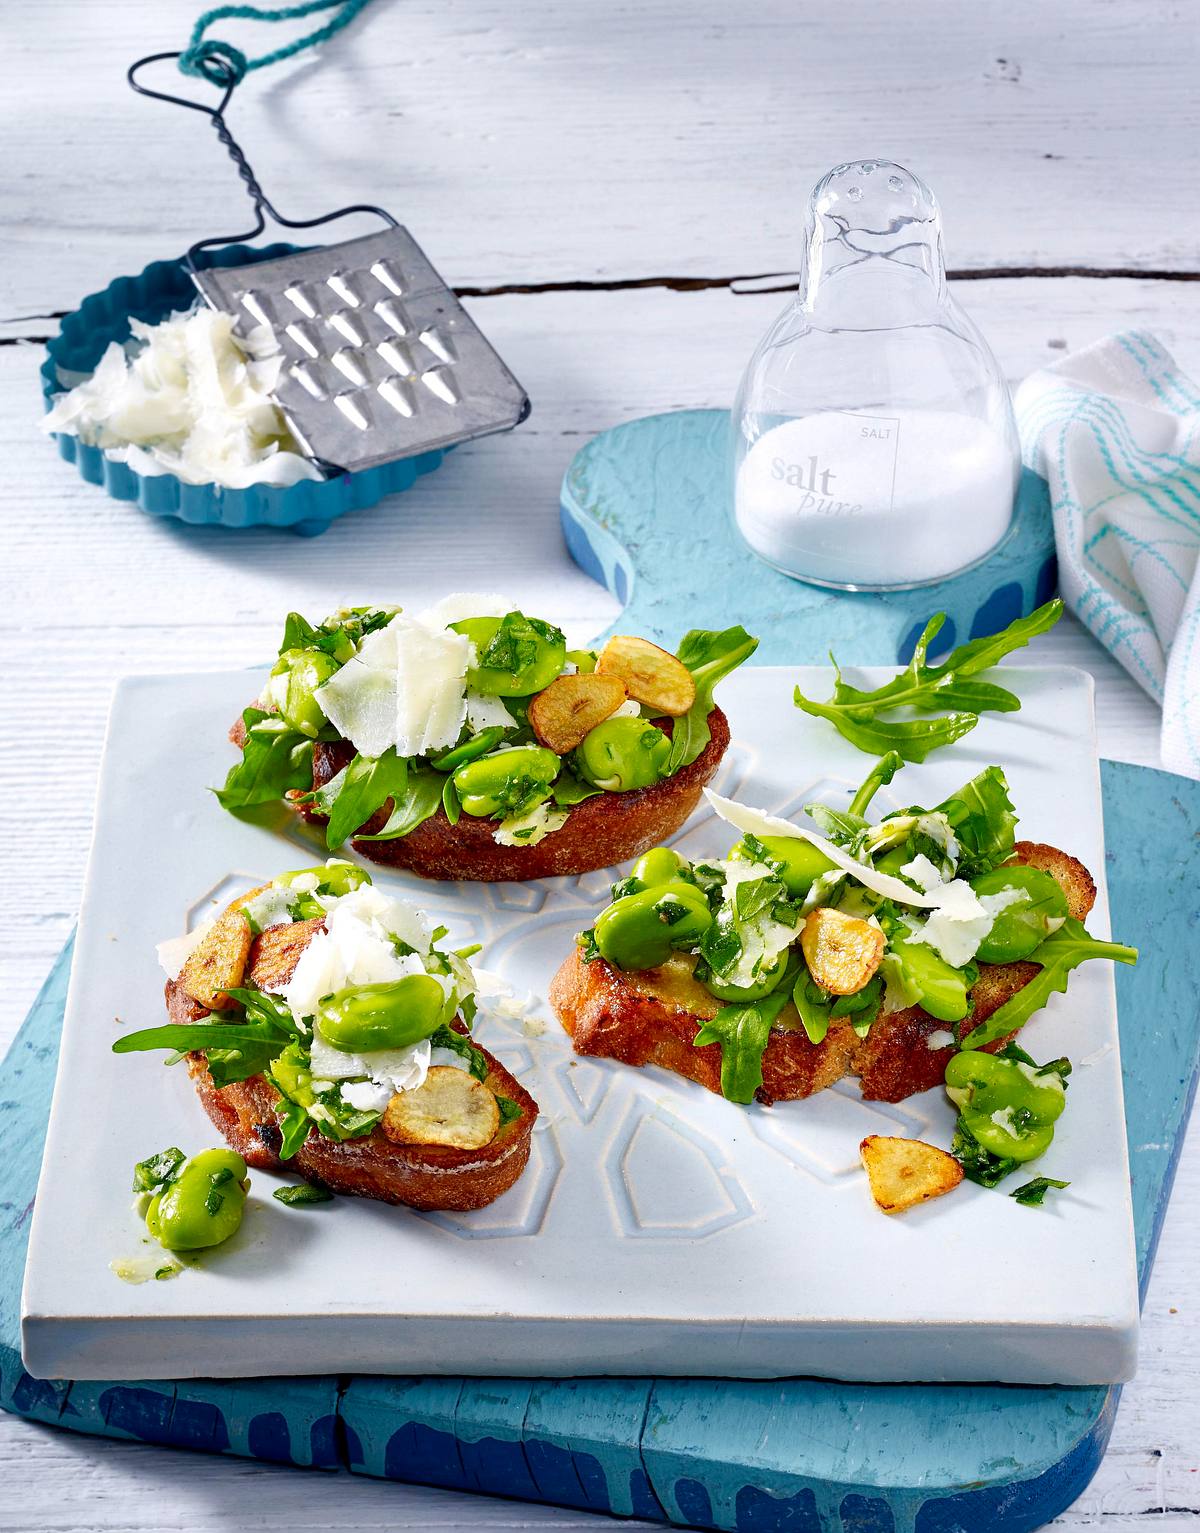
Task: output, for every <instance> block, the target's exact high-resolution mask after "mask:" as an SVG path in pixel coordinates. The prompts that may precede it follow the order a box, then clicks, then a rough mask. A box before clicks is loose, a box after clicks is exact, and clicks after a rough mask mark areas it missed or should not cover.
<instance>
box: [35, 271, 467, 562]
mask: <svg viewBox="0 0 1200 1533" xmlns="http://www.w3.org/2000/svg"><path fill="white" fill-rule="evenodd" d="M298 248H300V247H297V246H295V245H290V244H283V243H280V244H274V245H266V246H263V247H262V248H261V249H255V248H254V247H252V246H249V245H228V246H225V247H224V248H223V249H220V250H214V251H207V252H200V254H199V255H198V257H197V264H198V265H200V266H203V267H208V266H246V265H249V264H250V263H252V262H255V261H269V260H273V259H274V258H275V257H277V256H282V255H288V254H290V253H292V252H293V251H295V250H297V249H298ZM196 298H197V293H196V288H195V285H194V284H193V282H192V279H191V277H190V275H189V273H188V268H187V263H186V262H185V261H184V259H183V258H182V257H180V258H179V259H177V260H170V261H153V262H151V264H150V265H149V266H147V267H146V269H145V270H144V271H143V272H141V273H140V274H139V275H138V276H136V277H117V278H115V279H114V280H113V281H112V282H110V283H109V284H108V286H107V287H106V288H104V289H103V291H102V292H99V293H92V294H91V295H90V296H89V297H87V298H85V299H84V300H83V302H82V303H81V304H80V305H79V307H78V308H77V309H75V310H73V311H72V312H71V313H70V314H67V315H66V316H64V318H63V320H62V323H61V325H60V326H59V330H58V334H57V335H55V336H54V337H52V339H51V340H50V341H49V342H48V343H47V346H46V352H47V356H46V360H45V362H44V363H43V364H42V394H43V398H44V400H45V404H46V408H47V409H49V408H50V405H51V404H52V402H53V400H54V398H55V396H56V395H57V394H61V393H62V392H64V390H65V389H66V388H67V387H68V385H67V384H65V383H64V382H63V381H62V379H63V376H64V375H66V376H78V375H88V374H91V373H92V372H93V371H94V370H95V368H96V365H97V364H98V362H99V361H100V358H101V357H102V356H103V355H104V352H105V351H106V349H107V348H108V346H109V343H110V342H112V341H117V342H120V343H121V344H124V342H125V341H127V340H128V339H129V336H130V333H131V332H130V320H131V319H140V320H144V321H145V322H146V323H147V324H152V325H153V324H158V323H159V322H160V321H162V320H164V319H166V318H167V316H168V315H169V314H172V313H175V312H177V311H179V310H182V309H189V308H191V307H192V305H193V304H194V303H195V302H196ZM55 439H56V440H57V442H58V450H59V453H60V455H61V456H62V457H63V458H65V459H66V461H67V462H68V463H74V465H75V467H76V468H77V469H78V471H79V476H80V478H81V479H83V480H85V481H86V482H87V483H88V484H95V485H101V486H103V488H104V489H105V490H106V491H107V492H108V494H109V495H111V496H112V498H113V499H114V500H130V501H136V502H137V504H138V505H139V506H140V507H141V508H142V510H143V511H148V512H149V513H150V515H151V516H173V517H176V518H178V520H180V521H183V522H189V523H191V524H192V525H198V526H220V527H264V526H265V527H289V528H291V529H292V530H293V531H294V532H299V533H302V534H304V535H305V536H310V537H311V536H315V535H316V534H317V533H321V532H324V531H325V529H326V528H327V527H328V526H329V524H330V522H332V521H334V520H336V518H337V517H339V516H342V515H344V514H345V512H347V511H361V510H365V509H366V507H368V506H373V505H375V504H376V503H377V502H378V501H380V500H382V499H383V497H384V496H385V495H395V494H397V493H398V492H400V491H401V490H407V489H408V488H409V487H410V486H411V485H412V484H413V483H414V482H415V481H416V480H417V479H418V478H420V476H421V475H422V474H428V473H430V472H431V471H432V470H433V469H435V468H437V467H438V465H439V464H440V463H441V461H442V459H443V458H444V457H445V455H446V452H447V451H448V450H449V449H445V448H438V449H435V450H433V451H431V452H424V453H420V454H418V455H416V456H414V457H411V458H401V459H398V460H397V461H394V462H391V463H383V464H380V465H379V466H377V467H374V468H368V469H364V470H362V471H361V472H359V473H355V474H339V475H337V476H336V477H334V478H332V479H324V480H316V479H304V480H301V481H300V482H299V483H297V484H291V485H285V486H281V485H271V484H254V485H250V486H248V487H247V488H246V489H236V490H235V489H228V488H226V487H225V486H223V485H218V484H189V483H187V482H186V481H184V480H182V479H180V478H179V477H178V476H177V475H175V474H170V473H163V474H139V473H138V472H137V471H136V470H135V469H133V468H131V467H130V466H129V465H128V464H127V463H119V462H115V461H114V460H113V459H111V458H109V457H108V456H107V455H106V453H105V451H104V449H103V448H102V447H93V446H89V445H87V444H86V443H84V442H81V441H80V440H79V438H78V437H74V436H70V435H68V434H67V433H65V432H55Z"/></svg>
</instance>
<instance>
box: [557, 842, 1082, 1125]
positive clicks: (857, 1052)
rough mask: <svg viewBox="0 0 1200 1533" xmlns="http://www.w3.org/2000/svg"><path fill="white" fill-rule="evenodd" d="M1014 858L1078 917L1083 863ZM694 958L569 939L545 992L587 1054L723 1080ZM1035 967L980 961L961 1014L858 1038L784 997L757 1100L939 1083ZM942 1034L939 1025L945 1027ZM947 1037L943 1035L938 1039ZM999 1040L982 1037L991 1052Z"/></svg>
mask: <svg viewBox="0 0 1200 1533" xmlns="http://www.w3.org/2000/svg"><path fill="white" fill-rule="evenodd" d="M1011 860H1012V861H1013V862H1020V863H1027V864H1029V865H1030V866H1031V867H1038V868H1041V869H1043V870H1044V871H1045V872H1047V873H1049V874H1050V875H1051V876H1052V877H1053V878H1055V879H1056V880H1057V881H1058V883H1059V884H1061V885H1062V887H1063V890H1064V891H1065V893H1066V896H1067V905H1068V908H1069V910H1070V914H1071V915H1072V916H1074V917H1075V919H1076V920H1078V921H1082V920H1084V919H1085V918H1086V917H1087V915H1088V912H1089V911H1090V910H1091V908H1092V905H1093V903H1094V902H1095V898H1096V886H1095V884H1094V882H1093V881H1092V877H1091V874H1090V873H1089V872H1088V870H1087V869H1086V868H1085V867H1084V866H1083V864H1082V863H1081V862H1078V861H1077V860H1076V859H1075V858H1074V857H1069V856H1068V855H1067V854H1066V853H1065V852H1060V851H1058V850H1057V849H1056V848H1055V847H1051V846H1044V845H1042V844H1040V843H1037V842H1032V841H1019V842H1017V845H1016V847H1015V849H1014V855H1013V857H1012V859H1011ZM693 967H694V960H692V959H691V958H689V957H687V956H686V955H684V954H676V955H675V956H674V957H672V958H670V959H669V960H668V961H667V962H666V963H665V964H663V965H662V966H661V967H660V968H658V969H645V970H641V971H639V972H632V973H627V972H623V971H622V970H620V969H616V968H613V967H612V965H611V964H609V963H606V962H605V960H604V959H602V958H597V959H593V960H592V962H590V963H587V962H585V961H584V959H583V958H582V957H581V956H580V953H579V950H578V948H575V949H573V950H572V951H571V952H570V953H569V954H568V955H567V957H566V958H565V959H564V960H563V963H562V965H561V967H560V968H559V970H558V973H557V974H556V975H555V976H554V979H553V981H552V983H551V986H550V1001H551V1004H552V1005H553V1007H554V1009H555V1011H556V1012H557V1014H558V1018H559V1021H560V1022H561V1023H562V1025H563V1027H564V1028H566V1030H567V1032H568V1033H570V1034H571V1037H572V1039H573V1040H574V1044H575V1049H576V1051H577V1052H578V1053H580V1054H596V1055H601V1056H604V1057H606V1058H609V1059H619V1060H621V1061H622V1062H623V1063H625V1064H631V1065H661V1066H662V1067H663V1068H664V1069H667V1070H673V1071H675V1073H676V1074H677V1075H685V1076H687V1078H688V1079H689V1080H693V1081H698V1082H699V1083H700V1085H702V1086H706V1087H707V1088H708V1089H709V1090H710V1091H715V1092H717V1093H719V1092H720V1090H721V1048H720V1045H719V1044H716V1043H712V1044H708V1045H706V1046H705V1047H703V1048H695V1047H694V1046H693V1044H692V1039H693V1038H694V1037H695V1036H696V1032H697V1030H698V1028H699V1027H700V1024H701V1023H702V1022H703V1021H705V1020H706V1018H708V1017H711V1016H713V1015H715V1013H716V1012H717V1011H718V1009H719V1008H720V1005H721V1003H720V1002H719V1001H717V1000H716V999H715V998H714V997H713V996H712V994H711V993H710V992H709V991H708V990H706V989H705V988H704V986H703V985H701V984H700V983H699V982H698V981H697V980H696V979H694V978H693V976H692V968H693ZM1037 972H1038V965H1037V964H1035V963H1028V962H1022V963H1005V964H980V966H979V980H978V983H977V984H976V985H975V988H974V990H972V992H971V1000H972V1010H971V1012H970V1014H969V1015H968V1016H967V1017H966V1018H964V1020H963V1021H962V1022H959V1023H958V1024H957V1032H955V1031H954V1030H953V1029H954V1026H955V1024H948V1023H946V1022H939V1021H938V1020H937V1019H936V1018H935V1017H931V1016H930V1015H929V1013H928V1012H926V1011H924V1010H922V1009H921V1007H919V1006H910V1007H907V1008H906V1009H905V1010H903V1011H893V1012H886V1013H884V1014H883V1015H881V1016H880V1017H878V1018H877V1019H876V1021H875V1022H874V1023H873V1024H872V1026H871V1030H870V1032H869V1033H868V1034H867V1037H866V1038H865V1039H859V1037H858V1035H857V1034H856V1033H855V1032H854V1029H853V1028H852V1027H851V1026H850V1021H851V1019H849V1018H847V1019H846V1020H845V1021H844V1022H842V1023H840V1024H838V1023H835V1024H834V1026H832V1027H831V1028H830V1029H829V1032H828V1033H827V1034H826V1036H825V1038H824V1040H823V1041H822V1042H821V1043H818V1044H813V1043H810V1042H809V1039H808V1035H807V1033H805V1031H804V1029H803V1027H802V1026H801V1025H800V1019H799V1017H798V1016H797V1015H796V1012H795V1010H794V1008H793V1007H792V1006H791V1005H788V1006H787V1007H785V1008H784V1010H783V1012H782V1013H781V1015H780V1017H779V1019H778V1021H777V1022H776V1025H775V1026H774V1027H773V1028H772V1029H771V1037H770V1041H769V1042H768V1044H767V1047H766V1051H765V1053H764V1054H763V1062H762V1067H763V1083H762V1086H761V1087H760V1088H759V1091H758V1093H757V1095H758V1100H759V1101H761V1102H766V1103H770V1102H779V1101H787V1100H792V1099H795V1098H798V1097H807V1096H812V1095H813V1094H814V1093H815V1092H818V1091H822V1090H824V1088H825V1087H826V1086H832V1085H833V1083H834V1082H835V1081H838V1080H840V1079H841V1078H842V1077H843V1076H844V1075H857V1076H858V1077H859V1084H860V1086H861V1089H862V1094H863V1096H864V1097H867V1098H869V1099H872V1100H875V1101H883V1102H900V1101H902V1100H903V1099H904V1098H905V1097H908V1096H912V1095H913V1094H914V1093H915V1092H918V1091H927V1090H929V1088H930V1087H931V1086H939V1085H941V1083H942V1081H943V1080H944V1079H945V1074H946V1061H947V1060H948V1059H949V1057H950V1055H951V1054H952V1053H953V1052H954V1049H955V1047H956V1045H957V1042H958V1040H960V1039H962V1038H965V1037H966V1035H967V1034H968V1033H969V1032H970V1031H971V1029H972V1028H973V1027H975V1026H977V1025H978V1024H979V1023H980V1022H985V1021H986V1020H987V1019H988V1018H989V1017H990V1016H991V1015H992V1013H993V1012H994V1011H996V1010H998V1009H999V1007H1001V1006H1002V1005H1003V1004H1004V1002H1005V1001H1007V1000H1008V999H1009V997H1010V996H1013V995H1015V994H1016V993H1017V991H1018V990H1020V989H1022V988H1023V987H1024V986H1025V985H1027V984H1028V983H1029V981H1030V980H1031V979H1032V978H1033V977H1034V975H1035V974H1036V973H1037ZM943 1035H944V1037H943ZM946 1040H948V1041H946ZM1005 1041H1006V1040H1004V1039H1000V1040H998V1041H997V1042H996V1043H994V1044H992V1045H990V1049H991V1050H992V1051H993V1052H994V1051H995V1050H996V1049H998V1048H1000V1047H1001V1046H1002V1044H1003V1043H1004V1042H1005Z"/></svg>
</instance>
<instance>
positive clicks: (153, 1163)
mask: <svg viewBox="0 0 1200 1533" xmlns="http://www.w3.org/2000/svg"><path fill="white" fill-rule="evenodd" d="M186 1159H187V1156H186V1155H184V1153H183V1151H182V1150H179V1149H176V1148H175V1146H174V1145H172V1146H171V1148H170V1149H169V1150H159V1152H158V1154H157V1155H151V1156H149V1157H147V1159H146V1160H139V1161H138V1163H137V1165H136V1166H134V1168H133V1191H134V1192H161V1191H162V1189H163V1188H164V1187H166V1186H168V1185H169V1184H170V1183H171V1182H173V1181H174V1180H175V1178H176V1177H177V1176H178V1175H179V1168H180V1166H182V1165H183V1163H184V1161H185V1160H186Z"/></svg>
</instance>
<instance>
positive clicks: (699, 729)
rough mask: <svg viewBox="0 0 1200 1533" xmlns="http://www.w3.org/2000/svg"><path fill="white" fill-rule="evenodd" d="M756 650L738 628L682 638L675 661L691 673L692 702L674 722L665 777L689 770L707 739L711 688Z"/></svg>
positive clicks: (695, 630)
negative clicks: (692, 685)
mask: <svg viewBox="0 0 1200 1533" xmlns="http://www.w3.org/2000/svg"><path fill="white" fill-rule="evenodd" d="M757 648H758V640H757V639H755V638H753V637H752V636H751V635H750V634H748V633H747V632H746V630H745V629H744V628H742V627H741V626H740V625H736V626H735V627H733V628H723V629H721V630H720V631H719V632H718V631H717V630H715V629H711V628H693V629H691V630H690V631H689V632H688V633H685V634H684V636H683V639H682V640H681V641H680V645H679V650H678V657H679V659H680V660H682V661H683V663H684V665H686V666H687V668H688V670H689V671H691V673H692V680H693V681H694V682H695V683H696V700H695V701H694V702H693V704H692V706H691V707H690V708H689V709H688V711H687V712H686V713H685V714H684V715H683V717H682V718H679V719H676V720H675V725H674V728H673V730H672V734H671V754H670V756H668V758H667V767H666V776H668V777H670V776H672V774H674V773H675V772H678V771H679V770H680V768H681V767H685V766H690V765H691V763H692V762H693V761H695V759H696V757H697V756H699V755H700V753H701V751H703V749H704V747H705V746H706V745H707V744H708V742H709V739H710V736H711V731H710V730H709V727H708V715H709V714H710V713H711V712H712V706H713V689H714V687H715V686H716V685H717V683H718V682H719V681H721V680H723V679H724V678H725V677H726V676H728V675H729V673H730V671H732V670H735V669H736V668H737V667H738V666H739V665H741V663H742V661H743V660H748V659H749V658H750V656H751V655H752V654H753V653H754V651H755V650H756V649H757Z"/></svg>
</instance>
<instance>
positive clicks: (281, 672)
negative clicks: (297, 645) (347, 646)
mask: <svg viewBox="0 0 1200 1533" xmlns="http://www.w3.org/2000/svg"><path fill="white" fill-rule="evenodd" d="M339 669H340V667H339V666H338V663H337V661H336V660H335V659H334V658H333V656H332V655H326V654H323V653H322V652H321V651H320V650H316V649H289V650H285V651H284V652H283V654H282V655H280V657H279V659H278V660H277V661H276V662H275V664H274V665H273V666H272V667H271V680H270V682H269V683H268V684H267V691H268V693H269V694H270V696H271V698H272V700H273V701H274V703H275V705H276V707H277V708H278V709H279V713H280V716H281V717H282V718H283V720H284V722H285V723H287V724H290V725H291V726H292V728H293V729H296V730H299V732H300V733H301V734H302V735H308V736H309V737H310V738H315V737H316V735H318V734H319V733H320V731H321V729H322V728H323V726H324V724H325V712H324V709H323V708H322V707H321V704H320V703H319V702H318V700H317V697H316V691H317V688H318V687H319V686H321V684H322V683H323V682H326V681H328V680H329V678H330V677H331V676H333V675H334V674H335V673H336V672H337V671H338V670H339Z"/></svg>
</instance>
